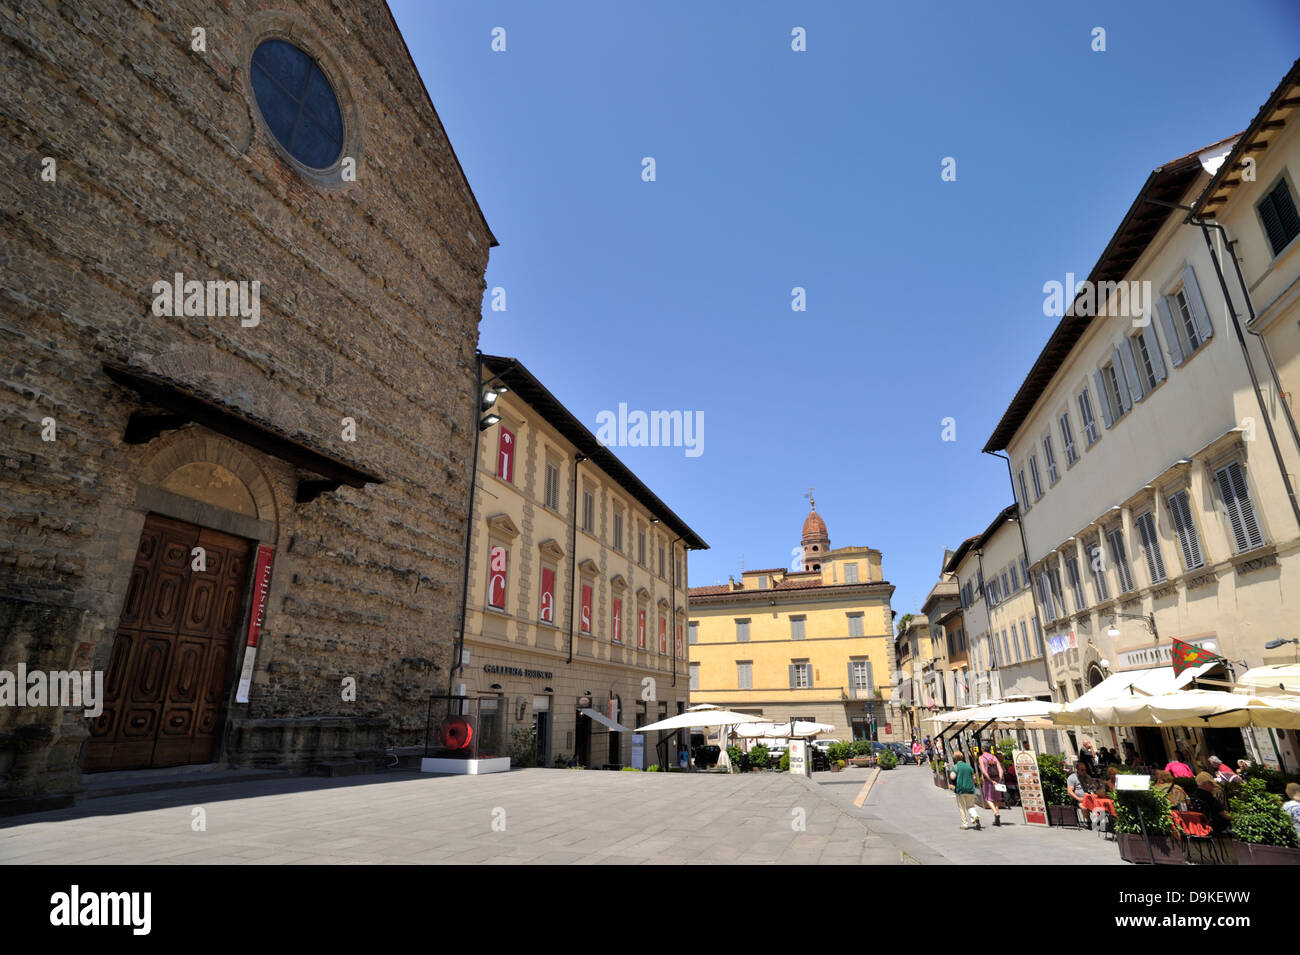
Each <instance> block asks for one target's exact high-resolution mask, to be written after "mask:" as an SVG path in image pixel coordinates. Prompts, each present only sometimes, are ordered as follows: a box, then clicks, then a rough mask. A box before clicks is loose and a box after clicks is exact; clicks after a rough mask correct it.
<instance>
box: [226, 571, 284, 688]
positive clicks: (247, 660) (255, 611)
mask: <svg viewBox="0 0 1300 955" xmlns="http://www.w3.org/2000/svg"><path fill="white" fill-rule="evenodd" d="M274 558H275V551H274V550H272V549H271V548H269V547H261V546H259V547H258V548H257V564H256V567H255V569H254V571H253V605H252V607H251V608H250V609H249V614H248V639H247V640H246V642H245V646H246V649H245V650H244V665H243V668H242V669H241V670H240V673H239V685H238V687H236V689H235V702H236V703H247V702H248V691H249V689H250V688H251V686H252V684H253V664H254V663H255V662H256V660H257V643H258V641H259V640H261V639H262V622H263V621H264V620H265V619H266V600H267V596H268V595H269V594H270V592H271V563H272V561H273V560H274Z"/></svg>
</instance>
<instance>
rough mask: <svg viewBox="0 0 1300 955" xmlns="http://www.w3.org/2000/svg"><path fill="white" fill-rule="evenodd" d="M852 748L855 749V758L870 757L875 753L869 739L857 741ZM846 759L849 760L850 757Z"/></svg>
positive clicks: (852, 744)
mask: <svg viewBox="0 0 1300 955" xmlns="http://www.w3.org/2000/svg"><path fill="white" fill-rule="evenodd" d="M850 746H851V747H852V749H853V755H854V756H870V755H871V754H872V752H873V750H872V748H871V740H869V739H855V740H854V741H853V742H852V743H851V744H850ZM845 758H846V759H847V758H848V757H845Z"/></svg>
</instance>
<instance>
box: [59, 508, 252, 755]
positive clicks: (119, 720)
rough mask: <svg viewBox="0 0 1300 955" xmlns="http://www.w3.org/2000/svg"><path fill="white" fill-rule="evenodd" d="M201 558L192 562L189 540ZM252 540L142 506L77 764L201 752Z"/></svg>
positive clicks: (238, 619)
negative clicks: (94, 715)
mask: <svg viewBox="0 0 1300 955" xmlns="http://www.w3.org/2000/svg"><path fill="white" fill-rule="evenodd" d="M195 547H202V548H203V549H204V559H205V563H206V567H205V568H204V569H203V570H194V569H193V562H194V548H195ZM251 550H252V545H251V543H250V542H249V541H246V540H244V539H242V538H239V537H232V536H231V535H229V534H222V533H220V532H219V531H213V530H208V529H206V528H201V527H197V526H195V525H193V524H186V523H184V522H182V521H177V520H172V519H171V518H166V517H159V516H157V515H156V514H150V515H149V516H148V518H146V520H145V525H144V530H143V531H142V532H141V534H140V547H139V549H138V550H137V552H136V557H135V566H134V567H133V568H132V572H131V580H130V583H129V584H128V587H127V594H126V599H125V601H124V602H123V605H122V616H121V620H120V622H119V623H118V628H117V636H116V638H115V639H114V641H113V651H112V655H111V659H110V662H109V666H108V672H107V673H106V674H105V679H104V712H103V714H102V715H101V716H100V717H99V718H98V719H96V720H94V721H93V722H92V723H91V740H90V743H89V744H88V746H87V749H86V761H85V767H84V768H85V770H86V772H99V771H104V770H113V769H143V768H148V767H164V766H181V765H185V764H188V763H207V762H211V761H212V758H213V755H214V753H215V750H216V745H217V739H218V736H219V734H220V733H221V728H222V716H223V711H224V708H225V703H226V698H227V695H228V693H229V689H230V680H231V676H232V660H231V656H232V654H233V653H234V650H235V647H236V646H237V643H236V638H237V637H238V635H239V630H240V624H241V623H243V614H244V591H245V588H246V587H247V584H248V576H249V566H248V564H249V557H250V552H251Z"/></svg>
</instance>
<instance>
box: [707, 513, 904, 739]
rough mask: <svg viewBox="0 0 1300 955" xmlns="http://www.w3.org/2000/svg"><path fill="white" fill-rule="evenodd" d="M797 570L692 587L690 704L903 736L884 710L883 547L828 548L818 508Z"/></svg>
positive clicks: (888, 670)
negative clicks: (876, 548)
mask: <svg viewBox="0 0 1300 955" xmlns="http://www.w3.org/2000/svg"><path fill="white" fill-rule="evenodd" d="M800 544H801V551H802V560H801V561H797V562H796V564H795V567H796V568H797V569H794V570H786V569H784V568H771V569H765V570H747V571H745V572H744V573H743V574H742V575H741V579H740V580H739V581H737V580H735V579H732V580H731V581H730V583H727V584H721V585H718V586H713V587H692V588H691V590H690V631H689V633H690V636H689V641H688V642H689V650H690V673H691V701H692V703H714V704H717V705H719V706H725V707H727V708H728V709H735V710H739V711H740V712H744V713H753V714H754V715H755V716H756V717H761V718H762V719H764V720H774V721H783V720H789V719H809V720H816V721H817V722H820V723H829V724H831V725H833V726H834V727H835V730H834V732H832V733H829V734H826V735H828V736H833V737H836V738H838V739H844V740H848V739H882V740H887V739H897V738H901V733H902V729H901V727H900V726H897V725H894V724H893V723H892V722H891V719H892V718H891V717H890V715H889V713H888V712H887V709H886V706H887V703H888V700H889V697H890V691H889V687H890V685H891V683H892V680H891V674H892V673H893V671H894V669H895V666H896V664H895V660H894V639H893V614H892V612H891V610H890V607H889V601H890V597H892V596H893V593H894V587H893V585H892V584H890V583H889V582H888V581H886V580H885V579H884V576H883V574H882V572H881V559H880V551H878V550H873V549H872V548H869V547H841V548H839V549H837V550H832V549H831V546H830V535H829V534H828V532H827V530H826V524H825V522H824V521H823V520H822V518H821V516H820V515H819V514H817V512H816V505H815V504H814V506H813V510H812V512H811V513H809V515H808V517H807V519H806V520H805V521H804V526H803V534H802V537H801V541H800Z"/></svg>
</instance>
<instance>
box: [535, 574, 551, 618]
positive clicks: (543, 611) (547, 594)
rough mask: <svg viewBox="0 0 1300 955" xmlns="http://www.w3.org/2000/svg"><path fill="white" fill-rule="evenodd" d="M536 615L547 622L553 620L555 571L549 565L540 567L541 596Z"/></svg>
mask: <svg viewBox="0 0 1300 955" xmlns="http://www.w3.org/2000/svg"><path fill="white" fill-rule="evenodd" d="M538 616H540V617H541V619H543V620H545V621H546V622H547V623H554V622H555V571H554V570H552V569H551V568H550V567H543V568H542V598H541V605H540V606H539V607H538Z"/></svg>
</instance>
